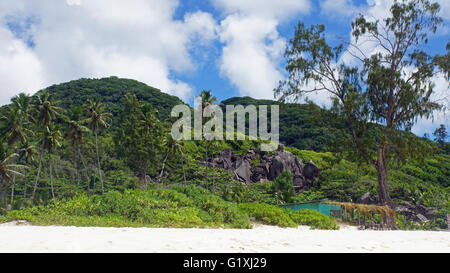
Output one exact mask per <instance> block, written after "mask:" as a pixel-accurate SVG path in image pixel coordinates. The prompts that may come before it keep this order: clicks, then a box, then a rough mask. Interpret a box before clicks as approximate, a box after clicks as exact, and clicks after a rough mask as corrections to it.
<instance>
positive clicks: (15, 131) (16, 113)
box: [0, 93, 32, 204]
mask: <svg viewBox="0 0 450 273" xmlns="http://www.w3.org/2000/svg"><path fill="white" fill-rule="evenodd" d="M11 101H12V103H13V104H12V105H11V106H8V107H7V111H8V114H7V115H5V116H2V117H0V120H3V121H5V123H6V124H5V125H4V129H3V131H2V136H3V141H6V142H7V143H8V144H9V146H10V147H11V148H12V149H15V144H16V142H17V141H20V142H21V143H22V144H24V143H25V142H26V141H27V137H28V136H30V135H32V131H31V130H29V129H28V128H27V125H28V124H29V119H30V118H31V117H30V116H29V106H30V101H31V98H30V97H29V96H27V95H25V94H24V93H21V94H19V95H18V96H16V97H14V98H13V99H11ZM15 185H16V176H15V175H13V178H12V186H11V204H12V203H13V202H14V191H15Z"/></svg>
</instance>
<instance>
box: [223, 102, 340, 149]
mask: <svg viewBox="0 0 450 273" xmlns="http://www.w3.org/2000/svg"><path fill="white" fill-rule="evenodd" d="M273 104H278V105H280V141H281V142H282V143H284V144H285V145H287V146H292V147H296V148H297V149H300V150H313V151H317V152H326V151H329V150H330V146H331V145H332V143H333V141H335V139H336V128H335V127H334V126H333V124H332V121H331V120H327V119H324V118H322V115H323V114H325V112H327V111H326V110H323V109H322V108H320V107H319V106H317V105H315V104H312V103H311V104H280V103H279V102H276V101H273V100H258V99H253V98H250V97H234V98H230V99H227V100H224V101H222V102H221V105H223V107H224V108H225V105H243V106H247V105H255V106H259V105H273ZM268 110H270V107H268ZM269 113H270V111H269ZM268 123H269V124H270V118H269V120H268Z"/></svg>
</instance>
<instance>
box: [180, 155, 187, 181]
mask: <svg viewBox="0 0 450 273" xmlns="http://www.w3.org/2000/svg"><path fill="white" fill-rule="evenodd" d="M181 166H183V178H184V186H185V187H186V186H187V182H186V171H185V170H184V154H183V153H181Z"/></svg>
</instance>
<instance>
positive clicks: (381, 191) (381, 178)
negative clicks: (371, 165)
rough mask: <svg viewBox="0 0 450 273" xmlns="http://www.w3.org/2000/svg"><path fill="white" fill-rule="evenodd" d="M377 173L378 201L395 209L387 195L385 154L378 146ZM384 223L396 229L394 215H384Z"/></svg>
mask: <svg viewBox="0 0 450 273" xmlns="http://www.w3.org/2000/svg"><path fill="white" fill-rule="evenodd" d="M377 157H378V159H377V165H376V169H377V174H378V199H379V203H380V204H381V205H384V206H388V207H390V208H391V209H392V210H395V204H394V202H393V201H392V199H391V197H390V196H389V191H388V181H387V166H386V165H387V164H386V154H385V150H384V148H383V147H379V148H378V155H377ZM386 224H387V225H388V226H389V227H390V228H392V229H398V227H397V224H396V222H395V216H394V217H392V216H386Z"/></svg>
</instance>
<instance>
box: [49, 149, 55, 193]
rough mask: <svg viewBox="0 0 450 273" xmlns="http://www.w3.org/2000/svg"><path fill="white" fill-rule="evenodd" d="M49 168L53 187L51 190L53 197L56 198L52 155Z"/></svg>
mask: <svg viewBox="0 0 450 273" xmlns="http://www.w3.org/2000/svg"><path fill="white" fill-rule="evenodd" d="M49 168H50V188H51V191H52V199H55V190H54V188H53V170H52V168H53V164H52V158H51V155H50V166H49Z"/></svg>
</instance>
